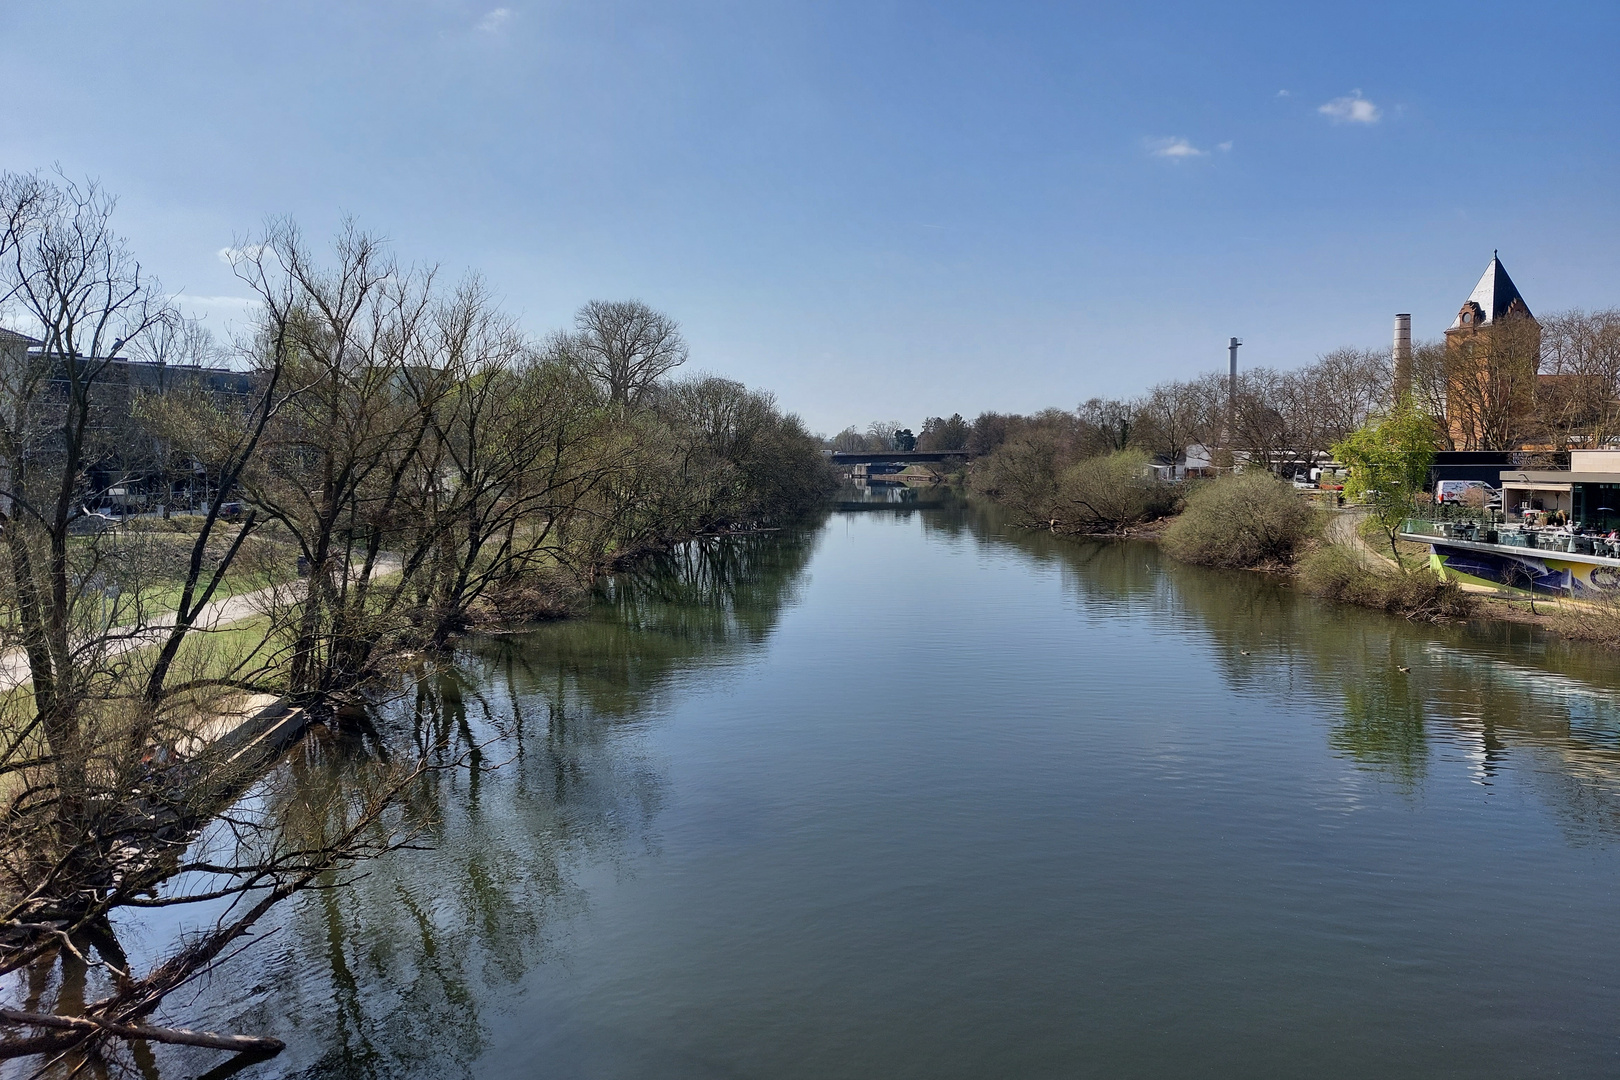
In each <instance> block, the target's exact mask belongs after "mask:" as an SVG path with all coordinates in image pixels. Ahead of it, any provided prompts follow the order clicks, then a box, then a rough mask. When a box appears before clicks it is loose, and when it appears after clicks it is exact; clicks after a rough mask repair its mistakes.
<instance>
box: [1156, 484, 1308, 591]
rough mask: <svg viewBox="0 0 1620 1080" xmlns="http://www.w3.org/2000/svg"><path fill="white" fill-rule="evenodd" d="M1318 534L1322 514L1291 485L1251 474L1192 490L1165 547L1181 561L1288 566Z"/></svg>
mask: <svg viewBox="0 0 1620 1080" xmlns="http://www.w3.org/2000/svg"><path fill="white" fill-rule="evenodd" d="M1321 530H1322V522H1321V515H1320V514H1318V513H1317V511H1316V510H1315V508H1313V507H1312V506H1311V505H1310V504H1309V503H1307V502H1306V501H1305V500H1304V499H1303V498H1301V497H1300V495H1299V493H1298V492H1297V491H1295V490H1294V488H1293V486H1292V485H1290V484H1288V483H1285V482H1284V481H1282V480H1278V479H1277V478H1276V477H1275V476H1272V475H1271V474H1270V473H1268V472H1260V471H1252V472H1242V473H1234V474H1232V475H1229V476H1222V477H1220V478H1219V479H1216V480H1211V481H1209V482H1208V483H1204V484H1201V485H1199V486H1198V487H1196V488H1194V489H1193V491H1192V492H1191V493H1190V494H1188V496H1187V508H1186V510H1185V511H1184V512H1183V513H1182V514H1181V516H1180V517H1178V518H1177V519H1176V521H1175V523H1174V524H1172V525H1171V526H1170V528H1169V529H1168V530H1166V532H1165V536H1164V544H1165V547H1166V548H1167V549H1169V552H1170V554H1171V555H1173V556H1175V557H1176V558H1177V559H1180V560H1181V561H1183V562H1190V563H1198V564H1200V565H1202V566H1222V567H1229V568H1233V569H1243V568H1248V567H1258V566H1268V565H1286V564H1289V563H1292V562H1293V561H1294V558H1295V556H1296V555H1297V554H1298V553H1299V551H1300V548H1301V547H1302V545H1304V544H1305V542H1306V541H1308V540H1311V539H1313V538H1314V537H1316V536H1317V535H1319V534H1320V532H1321Z"/></svg>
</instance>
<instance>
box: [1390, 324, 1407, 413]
mask: <svg viewBox="0 0 1620 1080" xmlns="http://www.w3.org/2000/svg"><path fill="white" fill-rule="evenodd" d="M1390 354H1391V356H1392V357H1393V358H1394V360H1395V396H1396V397H1397V398H1400V397H1403V396H1405V395H1406V394H1407V393H1409V392H1410V391H1411V389H1412V316H1410V315H1397V316H1395V345H1394V348H1393V349H1391V350H1390Z"/></svg>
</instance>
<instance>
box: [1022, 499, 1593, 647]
mask: <svg viewBox="0 0 1620 1080" xmlns="http://www.w3.org/2000/svg"><path fill="white" fill-rule="evenodd" d="M1322 513H1323V514H1325V515H1329V516H1328V518H1327V521H1326V522H1325V524H1324V527H1323V530H1322V536H1321V538H1320V539H1318V540H1315V541H1313V542H1310V543H1308V544H1306V545H1304V546H1303V547H1302V548H1301V551H1300V553H1299V557H1298V558H1296V559H1294V560H1293V561H1291V562H1279V561H1275V560H1272V561H1267V562H1264V563H1260V564H1257V565H1251V566H1243V567H1237V568H1236V569H1241V570H1244V571H1247V572H1250V573H1260V574H1266V575H1269V576H1272V577H1282V578H1286V579H1287V580H1289V581H1290V582H1291V583H1292V584H1293V585H1294V586H1295V587H1296V588H1299V589H1300V590H1301V591H1304V592H1309V593H1313V594H1315V595H1318V596H1321V597H1322V598H1323V599H1329V600H1333V601H1336V602H1339V603H1344V604H1349V605H1351V606H1355V607H1364V608H1372V609H1374V610H1380V611H1384V612H1386V613H1388V614H1391V615H1398V616H1401V617H1402V618H1405V619H1408V620H1411V619H1418V620H1421V621H1426V622H1441V623H1444V622H1467V621H1470V620H1481V621H1486V622H1495V623H1502V624H1510V625H1516V626H1529V627H1534V628H1536V629H1537V630H1540V631H1542V632H1544V633H1548V634H1551V635H1553V636H1556V637H1559V638H1562V639H1564V640H1568V641H1581V642H1588V643H1593V644H1598V645H1602V646H1605V647H1608V648H1612V649H1620V610H1611V606H1605V605H1601V604H1593V603H1585V602H1581V601H1572V600H1569V599H1568V598H1562V597H1552V596H1537V597H1535V598H1534V603H1533V604H1532V602H1531V598H1530V597H1529V596H1528V595H1518V594H1505V593H1503V592H1499V591H1487V590H1483V589H1478V588H1472V587H1465V586H1458V585H1455V584H1453V583H1442V582H1439V580H1438V579H1436V578H1435V577H1434V576H1433V571H1432V570H1431V569H1430V568H1429V566H1428V564H1427V557H1426V554H1427V553H1407V552H1403V559H1404V558H1405V557H1407V556H1409V555H1410V556H1411V557H1413V558H1422V563H1421V564H1420V565H1407V566H1405V567H1402V568H1400V570H1401V571H1404V573H1405V574H1408V575H1412V576H1413V578H1414V579H1415V580H1414V581H1411V582H1410V583H1409V584H1418V583H1421V584H1422V585H1424V586H1426V587H1425V588H1420V589H1410V588H1409V589H1408V591H1409V592H1410V594H1411V597H1410V598H1409V599H1408V598H1406V597H1402V596H1400V595H1398V594H1395V595H1392V592H1393V589H1394V587H1397V586H1399V585H1402V584H1408V583H1406V582H1402V581H1401V580H1400V579H1398V578H1396V574H1397V572H1398V569H1397V567H1396V564H1395V562H1394V561H1393V559H1392V558H1391V557H1390V556H1389V555H1387V554H1384V553H1382V552H1379V551H1376V550H1374V549H1373V548H1372V547H1371V545H1369V544H1368V543H1367V542H1366V540H1365V538H1363V537H1362V536H1361V535H1360V533H1361V529H1360V527H1359V526H1360V524H1361V522H1362V520H1363V519H1364V516H1365V515H1364V514H1363V513H1361V512H1359V510H1358V509H1357V508H1353V507H1352V508H1348V509H1344V510H1338V509H1329V510H1323V511H1322ZM1181 517H1182V515H1181V514H1171V515H1167V516H1165V517H1161V518H1157V519H1155V520H1153V521H1148V522H1142V523H1139V524H1136V525H1131V526H1128V527H1126V528H1123V529H1118V530H1114V531H1109V532H1095V533H1093V532H1066V531H1064V530H1061V529H1056V528H1049V529H1048V531H1050V532H1052V533H1054V534H1055V535H1058V536H1062V537H1066V538H1071V539H1076V540H1142V541H1146V542H1149V543H1153V544H1156V545H1159V546H1160V547H1161V548H1163V547H1166V545H1165V544H1164V540H1165V536H1166V534H1167V533H1169V532H1170V531H1171V530H1172V529H1173V528H1174V527H1175V525H1176V523H1177V522H1178V521H1179V520H1180V519H1181ZM1334 547H1337V548H1340V549H1342V550H1344V551H1345V552H1346V553H1347V554H1349V556H1350V558H1349V559H1348V560H1347V562H1348V563H1350V564H1354V565H1359V570H1358V571H1356V572H1357V573H1358V574H1359V575H1360V576H1361V580H1360V582H1359V583H1358V582H1356V581H1353V580H1351V581H1342V582H1341V583H1340V585H1341V587H1338V588H1332V589H1326V588H1324V587H1323V584H1322V583H1320V582H1312V581H1311V580H1309V577H1308V574H1307V573H1306V567H1307V565H1308V562H1309V560H1311V559H1312V558H1313V557H1315V558H1320V557H1321V556H1322V554H1323V553H1324V552H1325V551H1328V550H1330V549H1332V548H1334ZM1166 554H1167V555H1169V556H1170V557H1171V558H1174V557H1175V556H1174V553H1173V552H1170V551H1167V552H1166ZM1178 561H1182V560H1178ZM1191 565H1197V563H1191ZM1380 578H1381V579H1385V580H1375V579H1380ZM1357 584H1360V585H1362V586H1363V587H1361V588H1357V587H1356V586H1357ZM1435 585H1444V586H1446V588H1447V591H1450V590H1455V593H1456V595H1455V597H1449V598H1448V599H1447V601H1446V602H1445V603H1440V602H1437V601H1436V599H1435V595H1434V594H1435V593H1436V592H1438V591H1439V590H1438V589H1436V588H1434V586H1435ZM1313 586H1314V587H1313ZM1380 586H1390V588H1385V587H1380ZM1459 601H1460V603H1459ZM1532 608H1534V610H1532Z"/></svg>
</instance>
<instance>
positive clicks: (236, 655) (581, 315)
mask: <svg viewBox="0 0 1620 1080" xmlns="http://www.w3.org/2000/svg"><path fill="white" fill-rule="evenodd" d="M113 209H114V200H113V199H112V198H111V197H110V196H109V195H108V194H107V193H105V192H104V191H102V190H101V189H100V188H99V187H98V186H97V185H95V184H94V183H77V182H74V181H72V180H70V179H68V178H67V177H65V176H57V177H45V176H42V175H40V174H37V173H4V174H0V315H3V317H4V329H3V330H0V651H3V652H4V655H5V659H6V661H7V664H8V671H9V670H13V669H14V675H13V676H12V677H11V678H10V679H9V682H8V684H7V685H6V686H5V687H0V833H3V835H0V975H11V976H12V980H13V986H14V987H22V988H23V990H24V991H27V987H28V986H29V985H33V986H35V987H36V988H37V987H42V986H48V985H51V984H52V980H53V976H52V974H51V972H52V970H53V969H54V968H61V970H62V971H63V972H64V973H65V972H67V971H68V970H69V969H72V971H73V972H75V973H76V974H74V975H73V976H72V978H69V977H68V976H67V975H66V974H64V975H63V977H62V978H61V979H59V980H56V983H57V984H58V985H68V984H70V983H72V982H73V981H74V980H77V981H78V982H79V983H81V984H83V983H85V982H86V980H88V984H87V985H81V986H80V987H79V989H78V990H76V991H74V994H73V995H72V996H71V998H70V997H62V996H56V997H54V998H53V997H52V996H51V995H47V996H46V997H45V998H43V999H41V998H40V996H39V994H38V993H35V992H32V991H27V992H26V994H25V996H26V998H27V1000H26V1001H24V1002H20V1003H18V1004H19V1005H21V1006H22V1007H19V1008H6V1009H0V1033H3V1034H0V1060H4V1059H9V1058H22V1057H33V1058H39V1059H41V1060H43V1061H45V1062H47V1063H51V1062H55V1063H59V1064H60V1065H61V1067H62V1068H63V1069H65V1070H67V1071H72V1070H73V1069H74V1068H76V1067H78V1066H83V1065H90V1064H91V1063H92V1062H104V1061H105V1058H106V1055H108V1054H114V1053H127V1052H128V1051H127V1050H124V1049H120V1048H121V1047H124V1046H125V1044H127V1043H129V1042H130V1041H131V1040H155V1041H164V1040H166V1039H167V1040H169V1041H179V1042H185V1041H187V1040H188V1039H190V1040H192V1044H194V1045H206V1046H214V1047H216V1048H218V1049H222V1050H233V1049H234V1050H241V1049H244V1048H246V1049H258V1050H262V1051H273V1050H274V1049H275V1048H274V1047H271V1046H269V1045H267V1044H265V1045H259V1044H255V1043H254V1041H253V1040H252V1039H251V1038H238V1037H236V1036H231V1035H219V1034H211V1033H204V1034H205V1035H206V1039H205V1041H204V1042H202V1043H197V1042H196V1041H195V1039H196V1037H198V1036H197V1033H195V1032H184V1031H178V1030H169V1029H165V1028H163V1027H162V1026H161V1025H154V1024H153V1023H152V1022H151V1021H152V1017H153V1015H154V1014H155V1013H157V1012H158V1010H159V1009H160V1007H161V1006H162V1004H163V1002H164V1000H165V999H166V998H167V997H168V996H169V995H170V994H172V993H173V992H174V991H176V990H178V989H179V988H181V987H183V986H186V985H189V984H191V983H192V982H194V981H195V980H196V979H198V978H200V977H202V976H204V975H205V974H206V973H207V972H208V971H209V970H210V969H212V968H213V967H214V966H215V965H216V964H219V963H222V962H225V961H226V960H227V959H228V958H229V957H231V956H233V955H234V954H235V953H236V952H237V951H238V950H239V948H240V947H241V946H242V945H243V944H244V943H245V940H246V939H247V937H248V936H249V935H250V934H251V933H252V932H253V928H254V926H255V924H256V923H257V922H258V921H259V920H261V919H262V918H263V917H264V916H265V915H266V914H267V913H268V912H269V911H271V910H272V909H273V908H274V907H275V906H276V905H278V904H280V903H282V902H283V901H285V900H287V899H289V898H291V897H294V896H297V895H299V894H301V893H303V892H305V891H307V890H310V889H322V888H329V887H332V886H333V885H336V884H341V883H342V882H343V881H344V880H347V879H348V878H349V877H350V876H351V875H352V874H353V872H354V871H355V870H356V869H357V868H358V867H359V866H360V865H361V864H362V863H364V862H365V861H367V860H370V859H374V858H377V857H379V856H381V855H384V854H386V853H388V852H391V851H395V850H398V849H400V848H402V847H406V846H409V845H410V844H412V843H413V842H416V841H417V839H418V838H419V837H422V836H423V835H425V834H426V833H427V832H428V831H429V830H430V829H431V826H432V821H431V818H430V816H429V811H428V810H427V806H428V805H430V804H431V800H421V799H416V798H414V797H413V796H414V794H415V793H416V792H419V791H421V790H422V789H423V786H424V785H428V784H431V783H433V782H434V779H435V778H436V777H438V776H441V775H443V774H445V773H447V772H452V771H456V770H462V771H465V770H474V771H476V770H478V769H481V768H486V767H488V766H486V765H484V764H483V763H482V762H483V761H484V754H485V752H486V748H484V747H474V748H472V749H468V748H465V747H460V748H456V744H455V743H454V742H453V740H452V739H451V738H450V735H449V733H448V729H444V730H441V731H440V733H439V734H438V735H436V736H434V737H432V738H422V739H419V740H417V744H416V745H414V746H406V747H402V748H397V749H396V748H383V747H382V746H381V745H380V744H379V745H377V746H376V747H374V750H375V751H376V752H375V753H374V754H373V755H371V756H366V755H362V757H363V759H364V760H362V761H360V762H358V763H357V764H355V765H354V768H353V770H352V771H353V776H352V777H351V780H352V783H346V784H343V785H332V786H331V788H330V790H329V791H327V793H326V794H325V795H323V796H321V798H322V799H323V800H324V801H320V802H319V803H318V804H302V803H301V804H300V805H299V806H297V807H296V808H295V810H294V809H289V808H287V807H284V806H280V805H278V803H277V800H276V799H275V798H273V797H270V793H268V792H264V791H261V792H259V793H258V794H252V793H253V792H254V791H255V785H260V784H262V783H266V782H267V781H266V780H265V776H264V769H265V766H266V763H265V762H263V761H253V762H247V761H242V762H237V763H234V764H233V763H231V762H227V761H223V760H214V757H213V756H210V753H209V749H208V741H207V739H205V738H202V737H201V733H203V732H207V731H217V730H218V729H219V727H220V724H219V720H220V718H222V717H227V716H235V715H240V714H241V711H242V709H243V708H244V707H245V704H246V703H249V702H260V701H264V700H272V701H279V702H281V703H284V704H285V705H286V706H288V707H291V708H295V709H302V710H304V712H305V714H306V715H308V716H309V717H311V718H312V720H313V721H315V722H319V723H324V724H325V725H327V726H328V727H329V728H332V729H335V730H343V731H345V733H346V734H347V735H349V736H351V737H352V738H353V740H354V741H355V742H356V743H357V744H361V745H365V744H366V743H367V740H371V741H372V742H375V741H376V739H377V735H376V733H375V732H369V731H368V722H367V720H366V709H365V708H364V705H365V703H366V701H367V700H368V699H379V695H381V696H383V697H387V696H389V695H395V696H397V695H398V694H400V693H404V692H407V688H406V687H405V686H404V684H408V683H410V682H412V681H413V677H412V675H411V673H410V671H409V670H408V669H409V668H410V667H411V666H413V665H414V666H416V667H418V668H420V669H422V670H427V668H430V667H432V663H431V658H432V657H434V656H443V655H446V654H447V653H448V651H449V649H450V647H451V643H452V642H453V641H454V640H455V639H456V638H457V637H458V636H459V635H462V634H464V633H466V632H467V631H469V630H478V629H498V628H501V627H510V626H514V625H519V624H523V623H527V622H530V621H532V620H535V619H542V618H546V617H554V616H557V615H561V614H567V613H569V612H570V611H573V610H577V609H578V607H579V606H580V605H581V604H582V602H583V598H584V597H585V596H586V595H587V594H588V592H589V589H590V587H591V585H592V583H593V582H595V581H596V580H598V579H599V578H600V577H601V576H602V575H603V574H604V573H606V572H608V571H610V570H612V569H614V568H616V567H621V566H624V565H627V564H628V563H630V562H633V561H634V560H636V559H638V558H641V557H644V556H647V555H650V554H654V553H658V552H663V551H668V550H670V549H671V548H673V547H675V546H676V545H678V544H680V543H682V542H685V541H687V540H689V539H693V538H697V537H701V536H710V535H715V534H736V533H749V532H755V531H761V530H768V529H773V528H775V527H778V526H781V525H783V524H787V523H790V522H793V521H796V520H798V519H800V518H802V517H804V516H805V515H807V514H809V513H812V512H814V511H815V510H817V509H818V508H820V507H821V506H822V505H823V504H824V503H825V502H826V500H827V498H828V496H829V495H830V493H831V491H832V489H833V487H834V486H835V484H836V480H835V477H834V475H833V470H832V468H831V465H830V463H829V462H828V460H827V458H826V457H825V455H824V454H823V453H822V452H821V447H820V445H819V441H818V440H817V439H816V438H815V437H813V436H812V435H810V434H809V433H808V432H807V431H806V430H805V428H804V426H803V424H802V423H801V422H800V421H799V419H798V417H796V416H794V415H792V414H789V413H785V412H783V411H782V410H780V409H779V408H778V407H777V406H776V403H775V400H774V398H773V397H772V396H771V395H770V394H769V393H766V392H762V391H759V390H754V389H750V388H748V387H746V386H743V385H742V384H740V383H737V382H734V381H731V380H727V379H723V378H719V377H716V376H712V375H702V374H700V375H696V376H686V375H684V373H682V372H680V371H679V370H678V369H681V368H683V366H684V365H685V364H686V363H687V362H688V360H689V350H688V347H687V344H686V342H685V340H684V339H683V337H682V335H681V332H680V327H679V325H678V324H677V323H676V322H675V320H674V319H673V318H671V317H670V316H668V315H666V314H664V313H662V312H659V311H656V310H654V309H653V308H651V307H649V306H648V305H646V304H644V303H641V302H639V301H635V300H620V301H592V302H590V303H587V304H585V305H584V306H583V307H581V308H580V309H579V311H578V312H577V313H576V315H575V317H574V319H573V321H572V324H571V325H570V326H568V327H566V328H563V329H559V330H557V331H554V332H552V333H550V334H546V335H544V336H539V337H536V336H532V335H530V334H528V333H525V332H524V331H523V330H522V329H521V328H520V327H519V326H518V324H517V321H516V320H515V318H514V317H513V316H512V315H511V314H509V313H508V312H505V311H503V310H502V309H501V307H500V305H499V304H498V303H497V302H496V301H495V299H494V296H493V293H492V292H491V290H490V289H489V288H488V286H487V285H486V284H485V283H484V282H483V281H482V280H481V279H480V278H479V277H477V276H476V275H467V276H465V277H463V278H462V279H460V280H459V281H454V282H452V281H449V280H447V279H446V277H445V275H444V274H443V273H442V272H441V271H440V270H439V268H437V267H435V266H432V265H409V264H405V263H402V262H401V261H399V260H398V259H397V258H396V257H395V256H394V255H393V254H392V253H391V252H390V251H389V249H388V246H387V245H386V244H385V243H384V242H383V241H381V240H380V239H379V238H377V237H376V236H373V235H371V234H368V233H366V232H364V231H362V230H360V229H359V228H358V227H356V226H355V225H353V224H352V223H351V224H348V225H346V226H345V227H344V228H343V229H342V230H341V231H340V232H339V234H338V235H337V237H336V238H335V240H334V241H333V243H332V244H331V246H330V248H329V249H327V250H324V251H323V250H317V248H315V247H313V246H312V245H311V244H310V243H308V242H307V241H306V240H305V238H304V237H303V235H302V234H301V233H300V231H299V229H298V228H297V226H296V225H295V224H294V223H292V222H291V221H288V220H277V221H272V222H270V223H269V224H268V225H267V226H266V227H265V228H264V229H263V230H262V231H261V232H260V233H259V234H257V235H255V236H252V237H249V238H245V239H243V240H241V241H239V242H238V243H237V244H235V245H234V246H233V247H231V248H229V249H226V251H225V252H224V253H223V256H222V257H225V258H227V260H228V261H229V262H230V265H231V266H232V268H233V270H234V271H235V273H236V276H237V278H238V279H239V280H240V282H241V283H242V287H243V289H244V290H246V291H247V292H248V293H249V294H250V295H251V296H252V297H253V301H254V302H253V303H252V304H251V305H250V306H249V307H248V308H247V311H248V314H247V316H246V317H245V320H244V324H243V325H241V326H239V327H237V328H235V330H234V332H233V334H232V336H231V337H230V339H229V340H223V339H220V338H218V337H216V336H215V335H214V334H212V333H211V332H209V330H208V329H207V328H205V327H204V326H202V325H201V324H200V323H198V322H195V321H193V320H189V319H186V318H185V317H183V315H182V313H181V312H179V311H178V310H176V309H175V307H174V306H173V303H172V300H171V297H170V294H169V293H168V292H166V291H165V290H164V289H163V288H162V287H161V286H160V285H159V284H158V283H157V282H156V281H154V280H152V278H151V276H150V275H149V274H147V273H146V271H145V270H144V269H143V268H142V266H141V264H140V263H139V262H138V261H137V259H136V258H135V256H134V254H133V253H132V252H131V251H130V249H129V247H128V245H127V244H126V243H125V241H124V240H123V239H122V238H121V237H120V236H119V235H118V234H117V233H116V232H115V231H114V229H113V226H112V216H113ZM222 605H223V606H224V608H228V609H229V610H230V611H232V612H234V614H233V615H232V616H231V617H230V618H229V620H228V621H224V620H221V619H220V618H219V613H220V612H221V610H222ZM423 665H426V667H424V666H423ZM418 681H419V680H418ZM379 700H380V699H379ZM277 707H281V706H279V705H278V706H277ZM385 749H386V752H385ZM216 756H217V755H216ZM188 905H189V906H190V909H191V910H193V911H194V913H195V914H194V919H195V920H196V925H195V926H194V927H193V928H192V929H191V930H189V931H188V932H187V933H186V935H185V936H184V937H183V938H182V937H177V938H175V939H174V940H173V941H172V942H171V943H170V944H169V946H168V947H167V949H164V948H162V947H156V948H154V949H153V950H152V955H153V956H154V957H155V959H153V960H152V961H151V962H150V963H145V964H137V963H136V962H134V961H132V960H131V959H130V957H129V956H128V955H126V953H125V950H124V949H123V947H122V946H121V945H120V943H119V941H118V938H117V934H116V933H115V931H114V923H113V921H112V916H114V914H115V913H120V912H127V911H130V910H132V909H140V908H147V907H187V906H188ZM148 944H149V945H153V946H160V945H161V943H148ZM24 971H28V972H29V973H30V974H29V976H28V977H27V978H23V977H22V973H23V972H24ZM18 979H21V981H20V982H18V981H17V980H18ZM42 980H43V981H42ZM4 1004H10V1003H4V1002H0V1005H4ZM50 1067H52V1066H51V1065H50V1064H47V1065H46V1068H50ZM92 1067H93V1068H94V1069H100V1068H101V1067H102V1064H100V1063H97V1064H94V1065H93V1066H92Z"/></svg>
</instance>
